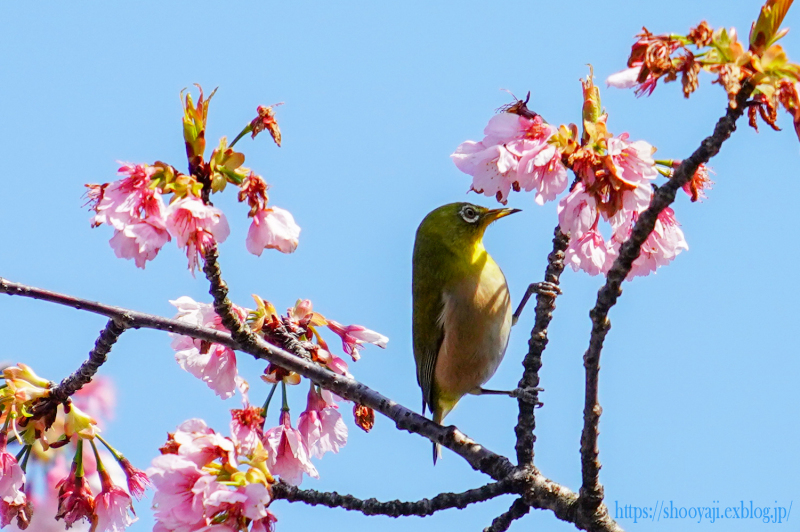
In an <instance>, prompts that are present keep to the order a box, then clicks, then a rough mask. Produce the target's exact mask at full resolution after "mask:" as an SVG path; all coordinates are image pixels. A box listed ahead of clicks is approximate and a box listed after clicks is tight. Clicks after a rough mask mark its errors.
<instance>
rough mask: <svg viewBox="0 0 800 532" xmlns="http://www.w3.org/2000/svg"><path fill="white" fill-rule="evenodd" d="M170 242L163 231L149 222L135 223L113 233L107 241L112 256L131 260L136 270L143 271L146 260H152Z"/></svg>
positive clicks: (167, 235)
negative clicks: (112, 253)
mask: <svg viewBox="0 0 800 532" xmlns="http://www.w3.org/2000/svg"><path fill="white" fill-rule="evenodd" d="M169 240H170V237H169V233H167V231H166V230H165V229H162V228H159V227H157V226H154V225H152V224H151V223H150V222H136V223H132V224H130V225H126V226H125V227H124V228H123V229H122V230H117V231H114V236H112V237H111V240H109V241H108V242H109V244H111V248H112V249H113V250H114V254H115V255H116V256H117V257H118V258H120V259H133V261H134V263H135V264H136V267H137V268H142V269H144V267H145V264H146V263H147V261H148V260H153V259H154V258H156V255H158V252H159V251H160V250H161V248H162V247H164V244H166V243H167V242H168V241H169Z"/></svg>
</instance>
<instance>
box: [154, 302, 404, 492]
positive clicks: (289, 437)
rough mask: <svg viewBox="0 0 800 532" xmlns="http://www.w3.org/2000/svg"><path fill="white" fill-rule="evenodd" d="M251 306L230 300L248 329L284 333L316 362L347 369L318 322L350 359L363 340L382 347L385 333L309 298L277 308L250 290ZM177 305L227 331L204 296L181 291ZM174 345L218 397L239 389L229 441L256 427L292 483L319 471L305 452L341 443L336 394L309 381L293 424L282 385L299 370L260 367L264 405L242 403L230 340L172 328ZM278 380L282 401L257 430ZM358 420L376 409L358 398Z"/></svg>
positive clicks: (271, 336)
mask: <svg viewBox="0 0 800 532" xmlns="http://www.w3.org/2000/svg"><path fill="white" fill-rule="evenodd" d="M253 297H254V299H255V301H256V309H255V310H247V309H244V308H241V307H238V306H235V305H234V306H233V311H234V313H236V315H237V316H238V317H239V319H242V320H244V319H247V321H248V323H249V325H250V327H251V329H252V330H253V331H254V332H255V333H256V334H260V335H262V336H263V337H264V339H266V340H267V341H269V342H270V343H273V344H275V345H279V346H285V345H286V342H287V339H288V340H292V341H294V342H298V343H299V345H300V346H301V347H302V348H303V349H304V350H305V352H306V353H307V354H308V356H309V357H310V360H311V361H313V362H315V363H317V364H319V365H320V366H323V367H325V368H326V369H329V370H330V371H333V372H334V373H338V374H339V375H345V376H348V377H352V375H351V374H350V373H349V371H348V365H347V362H345V361H344V360H343V359H342V358H341V357H339V356H337V355H335V354H333V353H332V352H331V348H330V347H329V346H328V343H327V342H326V341H325V339H324V338H323V337H322V335H321V334H320V332H321V330H322V329H323V328H327V329H328V330H330V331H332V332H333V333H334V334H335V335H336V336H337V337H338V338H339V339H340V340H341V342H342V350H343V351H344V352H345V353H346V354H348V355H349V356H350V357H351V358H352V359H353V361H356V360H358V359H359V357H360V351H361V350H363V349H364V345H365V344H374V345H377V346H378V347H381V348H385V347H386V345H387V342H388V341H389V339H388V338H386V337H385V336H383V335H382V334H380V333H377V332H375V331H372V330H370V329H367V328H365V327H362V326H360V325H348V326H344V325H342V324H340V323H338V322H336V321H333V320H329V319H327V318H325V317H324V316H323V315H321V314H319V313H318V312H314V310H313V306H312V303H311V301H309V300H298V301H297V303H296V304H295V305H294V306H293V307H292V308H290V309H288V310H287V312H286V314H285V315H280V314H279V313H278V312H277V311H276V310H275V307H274V306H273V305H272V304H271V303H269V302H268V301H265V300H264V299H262V298H260V297H258V296H253ZM170 303H172V304H173V305H174V306H175V307H176V308H177V309H178V314H177V315H176V319H178V320H180V321H184V322H187V323H191V324H192V325H198V326H203V327H208V328H212V329H216V330H221V331H225V327H224V326H223V325H222V321H221V318H220V317H219V316H218V315H217V313H216V312H215V311H214V309H213V306H212V305H210V304H207V303H198V302H196V301H194V300H193V299H191V298H189V297H187V296H184V297H181V298H178V299H176V300H174V301H171V302H170ZM172 348H173V349H174V350H175V359H176V360H177V362H178V364H179V365H180V366H181V367H182V368H183V369H185V370H186V371H188V372H189V373H191V374H192V375H194V376H196V377H198V378H199V379H201V380H203V382H205V383H206V384H207V385H208V386H209V387H210V388H211V389H212V390H214V392H215V393H216V394H217V395H219V396H220V397H222V398H224V399H225V398H229V397H231V396H232V395H234V393H235V392H236V390H239V391H240V393H241V394H242V396H243V397H244V399H245V402H246V405H245V408H244V409H243V410H237V411H233V412H234V421H235V422H234V423H233V424H232V426H231V432H232V434H233V435H234V440H235V441H245V440H246V441H250V442H251V444H252V439H253V438H255V435H256V434H258V438H257V439H258V440H259V441H261V443H262V444H263V447H264V448H265V449H266V450H267V453H268V458H267V464H268V467H269V469H270V471H272V472H273V473H274V474H275V475H279V476H280V477H281V478H282V479H283V480H285V481H286V482H289V483H292V484H299V483H300V482H301V480H302V474H303V473H305V474H307V475H309V476H311V477H314V478H316V477H318V474H317V470H316V468H315V467H314V465H313V464H312V463H311V457H316V458H322V456H323V455H324V454H325V453H327V452H333V453H338V452H339V450H340V449H341V448H342V447H343V446H344V445H345V444H346V443H347V425H346V424H345V423H344V420H343V418H342V415H341V413H340V411H339V406H338V405H337V402H341V401H343V399H342V398H340V397H338V396H336V395H334V394H332V393H330V392H328V391H326V390H322V389H320V388H319V387H317V386H316V385H314V384H313V383H309V392H308V396H307V403H306V409H305V410H304V411H303V412H302V413H301V414H300V416H299V417H298V419H297V423H296V426H297V428H294V427H293V425H292V421H291V417H290V413H289V412H290V410H289V405H288V401H287V397H286V385H296V384H299V383H300V382H301V380H302V379H301V377H300V375H298V374H296V373H294V372H291V371H287V370H285V369H283V368H281V367H279V366H277V365H275V364H269V365H268V366H267V368H266V369H265V370H264V375H263V376H262V380H264V381H265V382H267V383H269V384H272V385H273V387H272V391H271V392H270V395H269V397H268V399H267V401H266V403H265V405H264V407H263V408H262V409H258V408H255V407H251V406H249V404H247V400H248V399H247V392H248V389H249V385H248V384H247V382H246V381H245V380H244V379H242V378H241V377H240V376H239V374H238V373H237V369H236V354H235V352H234V351H233V350H232V349H230V348H229V347H226V346H223V345H220V344H213V343H208V342H202V341H200V340H194V339H192V338H189V337H187V336H181V335H173V340H172ZM279 384H280V385H281V386H282V396H283V405H282V407H281V413H280V419H279V422H278V425H277V426H275V427H273V428H271V429H269V430H266V431H265V432H263V436H262V428H263V425H264V422H265V421H264V419H265V417H266V413H267V409H268V407H269V403H270V401H271V399H272V396H273V394H274V392H275V390H276V388H277V386H278V385H279ZM353 412H354V419H355V422H356V424H357V425H358V426H359V427H361V428H362V429H364V430H367V431H369V430H370V429H371V428H372V425H373V423H374V412H372V411H371V409H369V408H367V407H365V406H363V405H358V404H356V405H354V409H353Z"/></svg>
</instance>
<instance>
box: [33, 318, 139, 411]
mask: <svg viewBox="0 0 800 532" xmlns="http://www.w3.org/2000/svg"><path fill="white" fill-rule="evenodd" d="M127 328H128V326H127V324H126V323H125V320H124V319H122V318H120V317H117V318H112V319H110V320H108V323H106V326H105V327H104V328H103V330H102V331H100V336H98V337H97V340H96V341H95V343H94V348H93V349H92V350H91V351H89V358H88V359H86V361H85V362H84V363H83V364H81V365H80V367H79V368H78V369H77V370H76V371H75V372H74V373H73V374H72V375H70V376H69V377H66V378H65V379H64V380H62V381H61V382H60V383H59V384H58V385H56V386H53V387H52V388H51V389H50V395H48V396H47V397H46V398H43V399H42V400H40V401H39V402H37V403H36V404H35V405H34V406H33V408H32V411H31V413H32V414H33V418H37V417H42V416H48V415H53V416H54V415H55V411H56V408H57V407H58V405H59V404H61V403H65V402H66V401H67V400H68V399H69V398H70V396H71V395H72V394H74V393H75V392H77V391H78V390H80V389H81V388H83V387H84V386H85V385H86V384H88V383H89V382H90V381H91V380H92V378H93V377H94V375H95V374H96V373H97V370H98V369H100V366H102V365H103V364H105V362H106V360H107V357H108V353H109V352H110V351H111V347H112V346H113V345H114V344H115V343H116V342H117V340H119V337H120V336H121V335H122V333H123V332H125V330H126V329H127Z"/></svg>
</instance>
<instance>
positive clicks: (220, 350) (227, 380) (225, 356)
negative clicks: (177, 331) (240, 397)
mask: <svg viewBox="0 0 800 532" xmlns="http://www.w3.org/2000/svg"><path fill="white" fill-rule="evenodd" d="M175 345H176V344H175V343H173V347H175ZM177 345H183V346H185V348H184V349H179V350H178V351H176V352H175V360H176V361H177V362H178V364H180V366H181V367H182V368H183V369H185V370H186V371H188V372H189V373H191V374H192V375H194V376H195V377H197V378H198V379H200V380H202V381H203V382H205V383H206V384H207V385H208V387H209V388H211V389H212V390H214V393H216V394H217V395H218V396H220V397H221V398H223V399H227V398H229V397H231V396H233V394H234V393H236V389H237V385H238V384H239V382H240V378H239V374H238V372H237V369H236V354H235V353H234V351H233V350H232V349H231V348H229V347H225V346H223V345H220V344H207V345H206V346H202V347H201V348H198V347H197V346H196V345H195V342H194V341H192V342H186V341H183V342H182V343H181V342H179V343H178V344H177Z"/></svg>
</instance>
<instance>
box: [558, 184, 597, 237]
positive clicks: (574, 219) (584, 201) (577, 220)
mask: <svg viewBox="0 0 800 532" xmlns="http://www.w3.org/2000/svg"><path fill="white" fill-rule="evenodd" d="M597 220H598V213H597V202H596V201H595V198H594V196H592V195H590V194H587V193H586V190H585V188H584V186H583V183H582V182H578V183H576V184H575V187H574V188H573V189H572V191H571V192H570V193H569V194H567V195H566V196H564V197H563V198H562V199H561V201H559V202H558V224H559V225H560V226H561V230H562V231H563V232H564V233H571V235H572V238H573V239H575V238H579V237H581V236H582V235H583V234H584V233H585V232H586V231H588V230H589V229H591V228H592V227H594V225H595V224H596V223H597Z"/></svg>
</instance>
